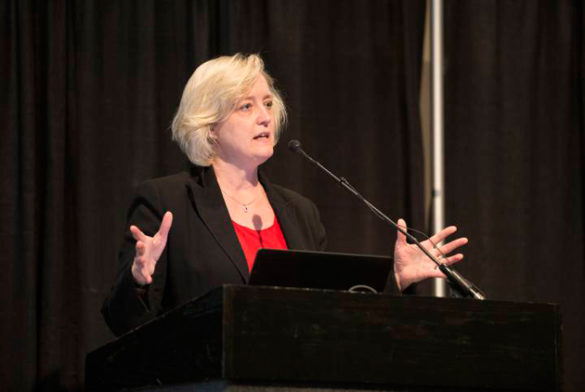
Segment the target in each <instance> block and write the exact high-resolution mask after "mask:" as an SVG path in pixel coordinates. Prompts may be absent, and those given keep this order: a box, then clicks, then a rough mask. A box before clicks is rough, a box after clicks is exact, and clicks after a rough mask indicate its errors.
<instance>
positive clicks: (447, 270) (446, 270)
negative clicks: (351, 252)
mask: <svg viewBox="0 0 585 392" xmlns="http://www.w3.org/2000/svg"><path fill="white" fill-rule="evenodd" d="M288 147H289V150H291V151H292V152H295V153H297V154H300V155H302V156H303V157H305V158H306V159H308V160H309V161H310V162H312V163H313V164H314V165H315V166H317V167H318V168H319V169H321V170H322V171H324V172H325V173H327V174H328V175H329V176H330V177H331V178H333V179H334V180H335V182H337V183H338V184H339V185H341V186H342V187H343V188H345V189H346V190H347V191H349V192H350V193H351V194H352V195H354V196H355V197H357V198H358V199H359V200H361V201H362V203H364V204H365V205H366V206H367V207H368V208H369V209H370V210H372V211H373V212H374V214H375V215H376V216H378V217H379V218H380V219H382V220H383V221H385V222H386V223H389V224H390V225H391V226H393V227H394V228H396V230H398V231H399V232H401V233H402V234H404V235H405V236H406V237H407V238H408V239H409V240H411V241H412V242H413V243H414V244H415V245H416V246H417V247H418V248H419V249H420V250H421V251H422V252H423V253H424V254H425V255H426V256H427V257H428V258H429V259H431V260H432V261H433V263H435V264H436V265H437V267H438V268H439V270H441V272H442V273H443V274H445V276H446V277H447V280H448V281H449V283H450V284H451V285H452V286H453V287H454V288H455V290H457V291H458V292H459V293H460V294H461V295H462V296H464V297H471V298H474V299H479V300H484V299H485V295H484V294H483V293H482V292H481V290H480V289H478V288H477V287H476V286H475V285H474V284H473V283H471V282H469V281H468V280H467V279H465V278H464V277H463V276H461V274H460V273H459V272H457V271H455V270H454V269H452V268H451V267H449V266H448V265H446V264H443V263H441V262H440V261H439V260H438V259H437V258H436V257H435V256H433V255H432V254H431V252H429V251H428V250H427V249H426V248H425V247H424V246H422V244H421V243H420V241H419V240H417V239H416V238H415V237H414V236H413V235H412V234H410V233H409V232H408V231H407V230H405V229H403V228H402V227H400V226H399V225H398V224H397V223H396V222H394V221H393V220H392V219H390V218H389V217H388V216H386V215H385V214H384V213H383V212H382V211H380V210H379V209H378V208H376V206H374V205H373V204H372V203H370V202H369V201H368V200H367V199H366V198H365V197H363V196H362V195H361V194H360V193H359V192H358V191H357V190H356V189H355V188H354V187H353V186H351V184H350V183H349V182H348V181H347V180H346V179H345V178H343V177H337V176H336V175H335V174H333V173H332V172H330V171H329V170H328V169H327V168H326V167H325V166H323V165H322V164H321V163H319V162H318V161H316V160H315V159H313V158H312V157H311V156H310V155H309V154H307V153H306V152H305V151H304V150H303V149H302V147H301V142H299V141H298V140H291V141H290V142H289V143H288Z"/></svg>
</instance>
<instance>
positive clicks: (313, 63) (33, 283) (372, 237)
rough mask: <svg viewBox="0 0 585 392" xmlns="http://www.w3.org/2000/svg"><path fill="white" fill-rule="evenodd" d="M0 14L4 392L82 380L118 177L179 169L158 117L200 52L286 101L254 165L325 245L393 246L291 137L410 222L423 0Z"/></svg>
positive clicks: (66, 4)
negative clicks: (310, 207)
mask: <svg viewBox="0 0 585 392" xmlns="http://www.w3.org/2000/svg"><path fill="white" fill-rule="evenodd" d="M0 15H1V22H0V29H2V41H1V45H2V46H1V47H0V53H2V56H1V57H0V67H1V71H2V75H3V77H2V82H1V83H2V85H1V86H0V91H2V95H1V96H2V100H3V103H2V106H1V109H0V110H1V111H2V112H1V113H0V121H1V126H2V131H3V138H2V147H1V151H0V166H1V167H2V177H1V178H2V182H3V184H2V185H3V187H2V190H3V191H2V199H1V201H2V208H1V211H2V212H1V214H2V223H3V224H2V225H1V229H0V230H2V232H1V238H2V243H3V245H4V248H5V251H4V252H3V259H2V266H3V273H2V274H0V286H1V287H2V290H3V292H2V295H1V296H0V297H1V301H2V303H1V306H0V309H2V311H1V314H0V316H1V319H0V334H1V336H2V337H3V338H2V339H5V340H3V341H2V347H3V349H2V351H1V358H0V361H1V362H0V375H1V377H0V384H1V385H6V386H7V387H8V389H9V390H23V391H25V390H31V389H32V388H37V389H42V390H54V389H57V388H63V389H75V388H79V387H80V385H81V383H82V380H83V359H84V355H85V353H86V352H87V351H89V350H91V349H94V348H96V347H98V346H99V345H101V344H103V343H105V342H106V341H107V340H108V339H110V338H111V336H112V335H111V334H110V333H109V332H108V331H107V330H106V327H105V325H104V323H103V321H102V319H101V315H100V313H99V309H100V307H101V303H102V301H103V298H104V296H105V295H106V292H107V291H108V290H109V287H110V286H111V284H112V283H113V278H114V274H115V269H116V253H117V247H118V245H119V243H120V240H121V234H122V232H123V226H124V219H125V211H126V208H127V207H128V203H129V198H130V195H131V192H132V189H133V187H134V186H135V185H136V184H138V183H139V182H141V181H143V180H145V179H148V178H152V177H156V176H160V175H165V174H171V173H173V172H176V171H179V170H182V169H184V168H186V167H187V161H186V159H185V158H184V157H183V156H182V154H181V153H180V151H179V149H178V148H177V147H176V146H175V145H174V144H172V143H171V141H170V131H169V124H170V122H171V120H172V116H173V113H174V111H175V110H176V107H177V106H178V103H179V99H180V95H181V92H182V88H183V85H184V84H185V82H186V81H187V79H188V77H189V76H190V74H191V73H192V72H193V70H194V68H195V67H196V66H197V65H198V64H200V63H201V62H203V61H204V60H206V59H209V58H211V57H214V56H217V55H219V54H224V53H225V54H232V53H234V52H236V51H241V52H245V53H251V52H256V53H260V54H262V56H263V57H264V58H265V60H266V63H267V67H268V69H269V71H270V72H271V74H272V75H273V76H274V77H275V78H276V79H277V84H278V86H279V87H280V89H281V90H282V91H283V94H284V97H285V100H286V102H287V103H288V106H289V111H290V123H289V126H288V129H287V130H286V132H285V134H284V137H283V139H284V143H282V145H279V146H278V151H277V154H276V156H275V158H273V159H272V160H271V161H270V162H269V163H268V164H267V167H266V171H267V172H268V174H269V176H270V177H271V179H272V181H274V182H276V183H281V184H283V185H285V186H288V187H290V188H293V189H296V190H298V191H299V192H301V193H304V194H305V195H307V196H308V197H310V198H312V199H313V200H314V201H315V202H316V203H317V205H318V206H319V207H320V209H321V213H322V217H323V221H324V224H325V225H326V227H327V228H328V231H329V244H330V249H332V250H340V251H353V252H368V253H389V252H391V250H392V242H393V241H394V234H393V231H392V230H389V229H388V228H386V227H384V226H383V225H381V224H380V223H379V222H378V221H377V220H376V218H373V217H372V216H371V215H370V214H369V213H368V212H367V211H366V210H365V209H364V208H362V207H360V206H359V204H358V203H357V202H356V201H355V200H353V199H352V198H351V196H350V195H346V194H345V193H344V192H343V191H342V190H341V189H339V188H338V187H337V186H336V185H335V184H334V183H333V182H331V181H329V180H328V179H326V178H324V177H323V175H322V174H320V173H318V172H316V170H315V169H314V168H313V167H311V166H309V165H308V164H307V163H305V162H302V161H301V159H300V158H299V157H297V156H293V155H291V154H290V153H288V152H287V151H286V148H285V146H286V141H288V140H289V139H291V138H299V139H301V140H302V141H303V143H304V145H305V147H306V149H307V151H309V152H311V153H314V154H315V155H316V156H318V157H319V158H320V159H322V161H323V162H324V163H326V164H328V165H329V166H330V167H331V169H332V170H335V171H337V172H338V173H340V174H343V175H345V176H346V177H347V178H348V179H350V180H351V181H352V182H353V184H354V185H355V186H356V187H358V188H360V189H361V190H363V193H364V194H365V195H368V196H370V197H371V199H372V201H374V202H376V203H378V204H379V205H380V208H381V209H383V210H385V211H388V212H389V213H390V214H392V215H393V216H395V217H398V216H404V217H406V218H407V219H408V220H409V221H411V222H412V223H414V224H416V225H418V226H419V227H420V225H421V224H422V222H423V221H424V219H423V211H422V207H423V206H422V202H421V200H422V148H421V136H420V129H419V128H420V126H419V118H418V91H419V75H420V68H421V67H420V63H421V50H420V48H421V45H422V35H423V23H424V2H423V1H415V2H412V1H404V2H402V1H394V2H388V1H371V2H362V1H359V0H356V1H346V2H344V3H343V6H340V5H339V3H338V2H337V1H320V2H314V1H309V0H307V1H294V2H293V1H288V0H282V1H258V0H254V1H241V0H238V1H146V0H141V1H105V2H104V1H97V0H96V1H90V0H80V1H52V2H45V1H44V0H42V1H17V0H15V1H4V2H2V3H1V5H0ZM4 75H5V76H4ZM283 147H284V148H283ZM6 337H10V339H8V338H6Z"/></svg>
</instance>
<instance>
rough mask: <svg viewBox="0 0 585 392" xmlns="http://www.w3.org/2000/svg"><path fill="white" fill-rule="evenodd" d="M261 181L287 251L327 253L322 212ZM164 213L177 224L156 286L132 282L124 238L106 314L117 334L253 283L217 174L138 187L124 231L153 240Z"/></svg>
mask: <svg viewBox="0 0 585 392" xmlns="http://www.w3.org/2000/svg"><path fill="white" fill-rule="evenodd" d="M260 181H261V183H262V185H263V186H264V189H265V191H266V194H267V196H268V199H269V201H270V204H271V205H272V208H273V209H274V212H275V213H276V216H277V217H278V220H279V223H280V226H281V229H282V231H283V234H284V238H285V240H286V243H287V246H288V248H289V249H298V250H324V249H325V245H326V234H325V229H324V227H323V225H322V224H321V221H320V218H319V212H318V210H317V207H316V206H315V205H314V204H313V203H312V202H311V201H310V200H309V199H307V198H305V197H303V196H301V195H299V194H298V193H296V192H293V191H291V190H288V189H286V188H283V187H280V186H277V185H272V184H270V182H269V181H268V180H267V179H266V178H265V177H264V176H262V175H260ZM166 211H171V212H172V213H173V225H172V227H171V230H170V232H169V237H168V241H167V246H166V248H165V251H164V252H163V254H162V255H161V258H160V259H159V261H158V263H157V266H156V270H155V272H154V275H153V283H152V284H151V285H149V286H148V287H147V288H145V289H141V288H138V287H137V286H136V284H135V283H134V280H133V277H132V273H131V266H132V262H133V260H134V255H135V240H134V238H133V237H132V235H131V233H130V230H129V229H127V231H126V234H125V236H124V241H123V244H122V247H121V250H120V253H119V257H118V262H119V270H118V277H117V280H116V283H115V285H114V287H113V288H112V291H111V292H110V295H109V296H108V297H107V299H106V301H105V303H104V306H103V308H102V313H103V315H104V318H105V320H106V322H107V324H108V326H109V327H110V328H111V330H112V331H113V332H114V333H115V334H116V335H120V334H122V333H125V332H127V331H129V330H130V329H132V328H134V327H136V326H138V325H140V324H142V323H144V322H146V321H148V320H150V319H152V318H155V317H156V316H158V315H160V314H161V313H163V312H165V311H167V310H170V309H172V308H174V307H176V306H178V305H180V304H182V303H185V302H187V301H189V300H191V299H192V298H195V297H198V296H200V295H202V294H204V293H206V292H207V291H209V290H211V289H213V288H215V287H219V286H221V285H222V284H225V283H235V284H245V283H247V282H248V279H249V272H248V266H247V264H246V260H245V257H244V253H243V251H242V248H241V247H240V244H239V241H238V238H237V236H236V233H235V231H234V228H233V226H232V223H231V219H230V216H229V213H228V210H227V207H226V205H225V202H224V199H223V196H222V194H221V191H220V189H219V185H218V184H217V179H216V178H215V174H214V172H213V170H212V169H210V168H197V167H196V168H193V169H192V170H191V172H183V173H180V174H176V175H173V176H169V177H163V178H159V179H154V180H150V181H146V182H145V183H143V184H142V185H140V186H139V187H138V189H137V192H136V195H135V197H134V199H133V201H132V204H131V206H130V210H129V212H128V222H127V227H128V228H129V227H130V225H136V226H138V227H139V228H140V229H141V230H142V231H143V232H144V233H145V234H147V235H151V236H152V235H154V234H155V233H156V231H157V230H158V228H159V226H160V222H161V219H162V216H163V214H164V213H165V212H166Z"/></svg>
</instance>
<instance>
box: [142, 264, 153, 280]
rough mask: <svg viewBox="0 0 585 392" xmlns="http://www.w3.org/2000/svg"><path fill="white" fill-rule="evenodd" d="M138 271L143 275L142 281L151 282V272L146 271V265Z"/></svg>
mask: <svg viewBox="0 0 585 392" xmlns="http://www.w3.org/2000/svg"><path fill="white" fill-rule="evenodd" d="M140 273H141V274H142V276H143V277H144V281H145V282H146V284H151V283H152V274H151V273H150V272H149V271H148V267H146V266H145V267H144V268H142V270H141V271H140Z"/></svg>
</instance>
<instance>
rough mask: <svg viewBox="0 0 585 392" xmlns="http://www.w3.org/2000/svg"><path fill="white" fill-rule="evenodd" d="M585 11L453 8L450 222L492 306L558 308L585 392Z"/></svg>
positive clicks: (576, 378)
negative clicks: (514, 303)
mask: <svg viewBox="0 0 585 392" xmlns="http://www.w3.org/2000/svg"><path fill="white" fill-rule="evenodd" d="M584 38H585V7H584V4H583V2H581V1H559V2H556V1H554V2H551V1H447V2H446V3H445V45H446V49H445V50H446V53H447V58H446V73H445V78H446V79H445V90H446V96H445V122H446V127H445V140H446V142H445V153H446V156H447V159H446V167H445V172H446V189H447V195H446V210H447V212H446V213H447V220H448V221H450V222H456V223H457V224H458V225H459V226H460V228H461V229H462V230H463V232H465V233H466V234H467V235H469V237H470V239H471V241H470V244H469V246H468V247H467V249H466V257H467V258H468V260H469V261H470V262H468V263H465V265H462V266H461V271H462V272H463V271H464V272H465V275H466V276H473V277H474V278H476V283H477V284H478V285H479V286H480V287H482V288H485V289H486V290H487V292H488V293H489V294H490V296H491V297H492V298H494V299H505V300H518V301H542V302H555V303H559V304H560V305H561V311H562V318H563V323H564V330H563V339H564V342H563V343H564V344H563V350H564V355H563V357H564V366H565V382H566V390H567V391H582V390H584V388H585V367H584V366H583V359H582V357H583V356H584V355H585V334H584V333H583V332H584V331H585V273H584V272H585V253H584V250H585V249H584V247H585V231H584V224H585V210H584V208H583V207H584V201H585V194H584V185H585V172H584V163H585V153H584V152H585V125H584V124H585V122H584V119H585V101H584V100H583V98H584V93H585V44H584Z"/></svg>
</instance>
